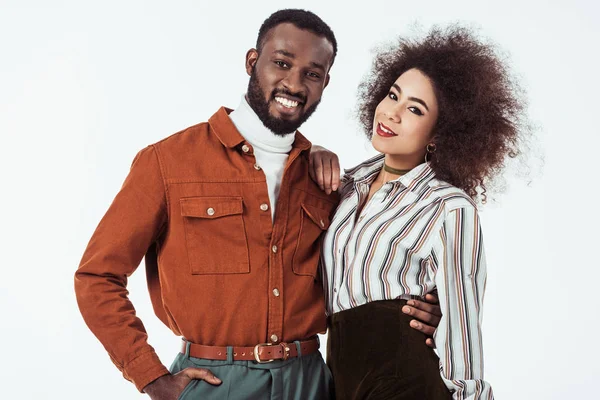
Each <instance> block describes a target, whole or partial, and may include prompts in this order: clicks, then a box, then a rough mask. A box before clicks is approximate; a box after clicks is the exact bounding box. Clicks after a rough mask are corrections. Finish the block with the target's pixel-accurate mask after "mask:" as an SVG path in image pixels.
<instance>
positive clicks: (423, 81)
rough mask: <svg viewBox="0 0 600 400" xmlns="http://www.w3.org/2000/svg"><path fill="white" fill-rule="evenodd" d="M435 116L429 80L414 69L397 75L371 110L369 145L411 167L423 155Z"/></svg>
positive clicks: (434, 103) (417, 162) (418, 162)
mask: <svg viewBox="0 0 600 400" xmlns="http://www.w3.org/2000/svg"><path fill="white" fill-rule="evenodd" d="M437 117H438V103H437V98H436V96H435V93H434V88H433V84H432V82H431V81H430V80H429V78H428V77H427V76H426V75H425V74H423V73H422V72H421V71H419V70H418V69H414V68H413V69H410V70H408V71H406V72H405V73H403V74H402V75H400V76H399V77H398V79H396V82H394V84H393V85H392V87H391V88H390V91H389V93H388V95H387V96H386V97H385V98H384V99H383V100H381V102H380V103H379V105H378V106H377V109H376V110H375V119H374V121H373V137H372V139H371V141H372V143H373V147H375V149H376V150H377V151H379V152H381V153H385V154H387V155H389V156H391V157H392V158H393V159H397V160H398V161H399V163H401V164H403V168H404V167H409V168H410V167H414V166H416V165H418V164H420V163H421V162H422V160H423V159H424V157H425V149H426V147H427V144H428V143H430V142H431V139H432V131H433V127H434V126H435V123H436V121H437Z"/></svg>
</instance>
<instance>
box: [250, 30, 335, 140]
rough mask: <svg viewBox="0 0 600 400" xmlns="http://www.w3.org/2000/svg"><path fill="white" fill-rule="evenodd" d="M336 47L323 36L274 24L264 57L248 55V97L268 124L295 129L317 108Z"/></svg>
mask: <svg viewBox="0 0 600 400" xmlns="http://www.w3.org/2000/svg"><path fill="white" fill-rule="evenodd" d="M332 59H333V46H332V45H331V43H330V42H329V41H328V40H327V39H325V38H324V37H321V36H317V35H315V34H314V33H312V32H309V31H305V30H302V29H299V28H297V27H296V26H294V25H293V24H290V23H284V24H280V25H277V26H276V27H274V28H273V29H271V30H270V31H269V32H268V33H267V36H266V38H265V40H264V43H263V48H262V51H261V53H260V56H259V54H258V52H257V50H256V49H251V50H249V51H248V53H247V54H246V71H247V72H248V74H249V75H250V83H249V84H248V92H247V96H248V97H247V98H248V103H249V104H250V106H251V107H252V109H253V110H254V111H255V112H256V114H257V115H258V117H259V118H260V119H261V121H262V122H263V124H264V125H265V126H266V127H267V128H269V129H270V130H272V131H273V132H274V133H276V134H278V135H285V134H288V133H293V132H294V131H295V130H296V129H298V127H299V126H300V125H302V124H303V123H304V121H306V120H307V119H308V117H310V115H311V114H312V113H313V112H314V111H315V109H316V108H317V105H318V104H319V101H320V100H321V94H322V93H323V89H325V87H326V86H327V84H328V82H329V74H328V72H329V68H330V67H331V62H332Z"/></svg>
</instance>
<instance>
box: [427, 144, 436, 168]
mask: <svg viewBox="0 0 600 400" xmlns="http://www.w3.org/2000/svg"><path fill="white" fill-rule="evenodd" d="M436 150H437V147H436V146H435V143H428V144H427V147H425V163H427V162H429V160H428V159H427V156H428V155H429V154H433V153H435V151H436Z"/></svg>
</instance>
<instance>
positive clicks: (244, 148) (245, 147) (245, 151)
mask: <svg viewBox="0 0 600 400" xmlns="http://www.w3.org/2000/svg"><path fill="white" fill-rule="evenodd" d="M242 151H243V152H244V153H247V152H249V151H250V147H248V146H247V145H243V146H242Z"/></svg>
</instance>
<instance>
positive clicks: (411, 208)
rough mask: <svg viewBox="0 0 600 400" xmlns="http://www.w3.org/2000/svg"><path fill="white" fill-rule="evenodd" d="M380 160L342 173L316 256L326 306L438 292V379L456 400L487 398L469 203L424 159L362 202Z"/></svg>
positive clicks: (477, 252)
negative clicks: (335, 206)
mask: <svg viewBox="0 0 600 400" xmlns="http://www.w3.org/2000/svg"><path fill="white" fill-rule="evenodd" d="M382 165H383V155H378V156H376V157H374V158H372V159H370V160H367V161H365V162H364V163H362V164H360V165H359V166H357V167H355V168H353V169H351V170H347V171H346V174H345V175H344V177H343V179H342V182H343V185H342V188H341V196H342V201H341V203H340V205H339V206H338V209H337V211H336V214H335V216H334V218H333V220H332V221H331V225H330V227H329V230H328V231H327V233H326V235H325V237H324V239H323V251H322V253H321V266H322V278H323V284H324V288H325V296H326V301H327V303H326V304H327V311H328V313H329V314H333V313H336V312H340V311H343V310H347V309H350V308H354V307H357V306H360V305H363V304H365V303H368V302H371V301H377V300H390V299H396V298H405V299H407V298H413V297H421V296H424V295H425V294H427V293H429V292H432V291H434V290H437V292H438V296H439V299H440V306H441V308H442V313H443V316H442V320H441V322H440V325H439V327H438V329H437V330H436V333H435V335H434V340H435V342H436V347H437V352H438V355H439V358H440V374H441V376H442V379H443V381H444V383H445V384H446V386H447V387H448V388H449V389H450V390H451V391H452V392H453V396H454V398H455V399H493V393H492V388H491V386H490V385H489V383H488V382H486V381H484V380H483V347H482V340H481V311H482V302H483V293H484V290H485V282H486V270H485V254H484V250H483V242H482V234H481V227H480V221H479V216H478V213H477V208H476V205H475V204H474V203H473V201H472V200H471V199H470V198H469V197H468V196H467V195H466V194H465V193H464V192H463V191H461V190H460V189H458V188H456V187H454V186H452V185H450V184H448V183H446V182H443V181H440V180H438V179H436V178H435V174H434V173H433V170H432V169H431V167H430V166H429V165H428V164H421V165H419V166H417V167H416V168H414V169H413V170H411V171H410V172H409V173H407V174H406V175H404V176H401V177H400V178H398V179H396V180H394V181H391V182H388V183H386V184H384V185H383V186H382V187H381V189H379V190H378V191H377V192H376V193H375V194H374V195H373V197H372V198H371V199H370V200H369V201H368V202H367V197H368V194H369V188H370V185H371V183H372V182H373V181H374V180H375V178H376V177H377V174H378V173H379V170H380V169H381V167H382Z"/></svg>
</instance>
